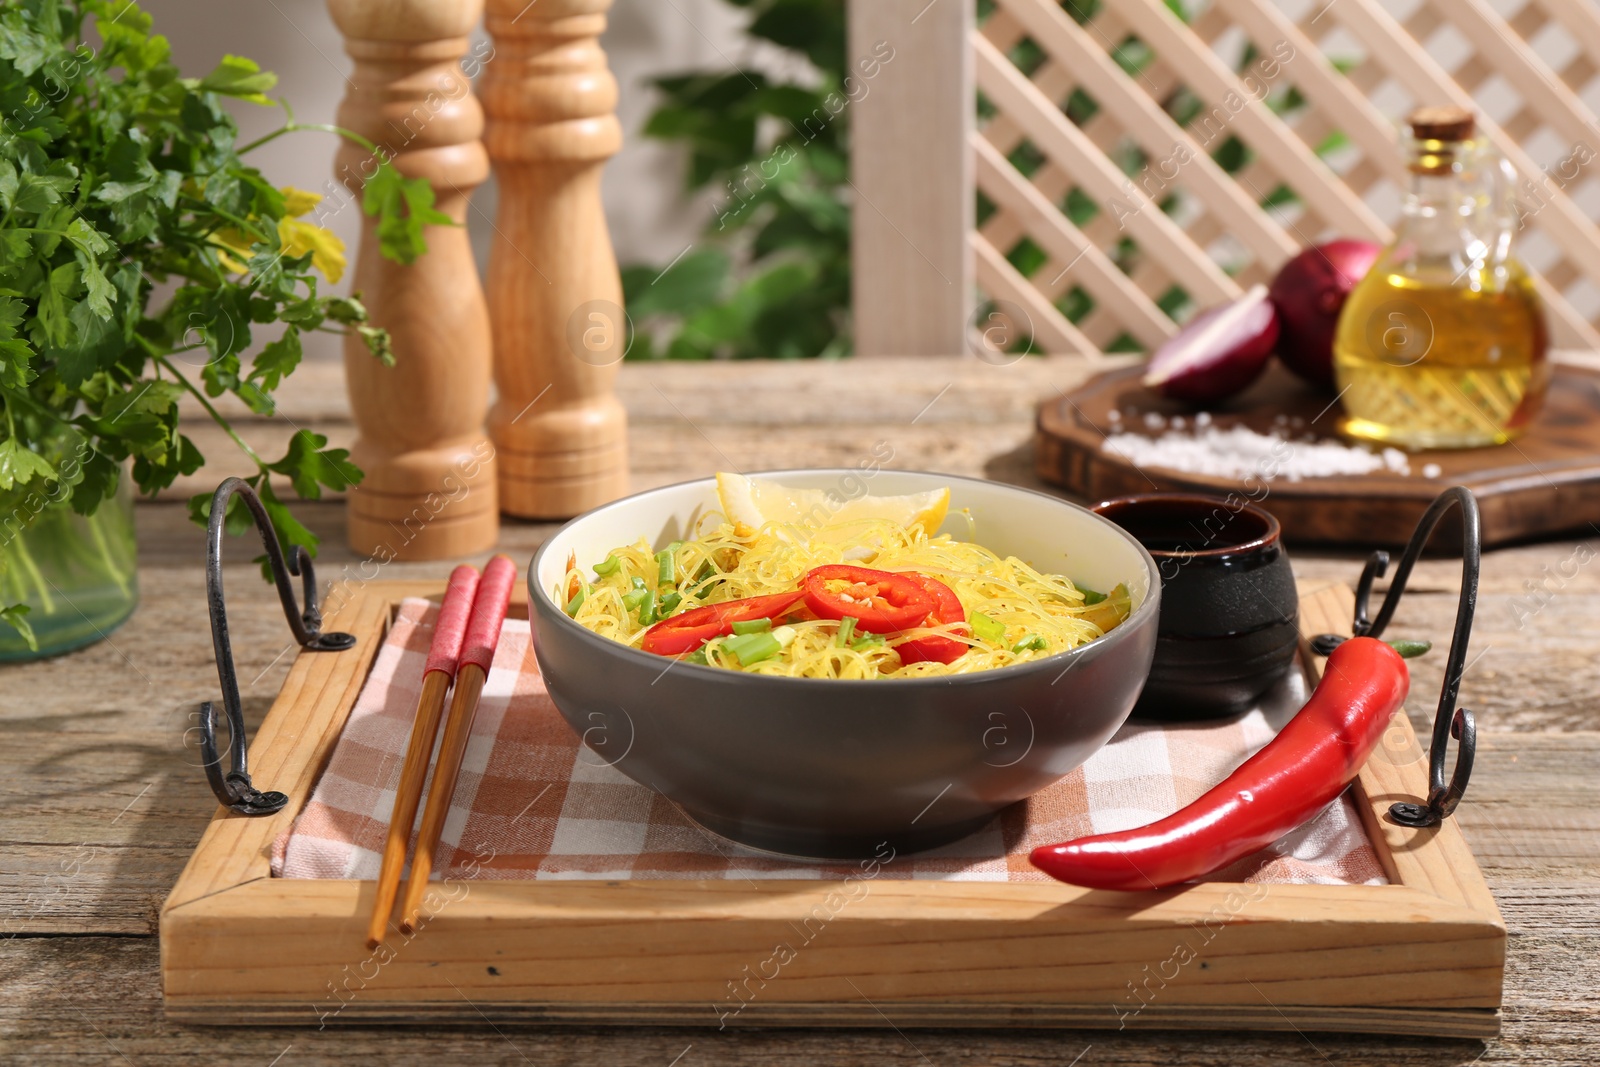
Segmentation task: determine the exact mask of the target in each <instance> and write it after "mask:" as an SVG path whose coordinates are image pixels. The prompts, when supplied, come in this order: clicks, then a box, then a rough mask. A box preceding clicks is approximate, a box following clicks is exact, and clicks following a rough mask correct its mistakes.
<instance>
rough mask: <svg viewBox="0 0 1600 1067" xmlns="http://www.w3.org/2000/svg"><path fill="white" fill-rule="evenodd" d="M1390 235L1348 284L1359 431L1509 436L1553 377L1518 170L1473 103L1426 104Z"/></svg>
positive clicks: (1342, 375) (1455, 441) (1343, 347)
mask: <svg viewBox="0 0 1600 1067" xmlns="http://www.w3.org/2000/svg"><path fill="white" fill-rule="evenodd" d="M1408 121H1409V123H1410V125H1411V132H1412V140H1411V144H1410V170H1411V174H1412V187H1411V191H1410V195H1409V196H1408V197H1407V200H1406V207H1405V218H1404V220H1403V221H1402V222H1401V225H1400V228H1399V230H1398V232H1397V233H1396V235H1395V241H1394V243H1393V244H1392V245H1391V246H1390V247H1389V248H1387V249H1385V250H1384V252H1383V254H1382V255H1381V256H1379V258H1378V260H1377V262H1376V263H1374V264H1373V266H1372V269H1371V270H1370V271H1368V273H1367V275H1366V277H1365V278H1363V279H1362V280H1361V281H1360V282H1359V283H1358V284H1357V285H1356V287H1355V289H1354V290H1352V291H1351V293H1350V297H1349V299H1348V300H1347V301H1346V302H1345V306H1344V310H1343V312H1342V313H1341V314H1340V317H1339V325H1338V329H1337V331H1336V333H1335V335H1334V346H1333V358H1334V375H1335V378H1336V379H1337V383H1338V387H1339V389H1340V403H1341V405H1342V406H1343V408H1344V413H1345V415H1344V419H1343V421H1342V423H1341V426H1342V429H1343V430H1344V431H1345V432H1346V433H1348V434H1350V435H1351V436H1354V437H1358V438H1363V439H1366V440H1371V441H1377V442H1382V443H1384V444H1389V445H1395V446H1398V447H1400V448H1407V449H1426V448H1474V447H1480V446H1484V445H1497V444H1504V443H1505V442H1507V441H1509V440H1511V439H1512V438H1514V437H1516V436H1517V435H1518V434H1519V433H1521V432H1522V431H1523V430H1524V429H1525V428H1526V427H1527V425H1528V423H1529V421H1530V420H1531V419H1532V417H1533V416H1534V414H1535V413H1536V412H1537V411H1538V408H1539V405H1540V404H1541V403H1542V401H1543V399H1544V394H1545V390H1546V388H1547V386H1548V385H1549V377H1550V369H1549V364H1548V363H1547V362H1546V359H1545V350H1546V348H1547V346H1548V334H1547V331H1546V327H1545V319H1544V310H1543V307H1542V305H1541V303H1540V301H1539V298H1538V295H1537V294H1536V293H1535V291H1534V289H1533V284H1532V282H1531V281H1530V280H1529V278H1528V276H1527V273H1526V272H1525V271H1524V270H1523V269H1522V266H1521V265H1520V264H1519V263H1518V262H1517V261H1516V260H1515V259H1513V258H1512V257H1511V255H1510V245H1511V235H1512V230H1513V227H1514V215H1513V214H1512V212H1511V209H1510V201H1509V193H1510V189H1511V186H1512V182H1511V180H1510V179H1511V177H1512V175H1511V173H1510V171H1509V169H1508V168H1507V167H1506V166H1505V164H1504V163H1503V162H1502V161H1500V160H1499V158H1498V157H1497V156H1496V155H1495V154H1494V153H1493V151H1492V149H1491V148H1490V147H1489V146H1488V145H1487V144H1486V143H1484V142H1481V141H1475V140H1473V139H1472V132H1473V120H1472V115H1471V113H1469V112H1467V111H1464V110H1461V109H1459V108H1421V109H1418V110H1417V111H1416V112H1413V113H1412V115H1411V117H1410V119H1409V120H1408Z"/></svg>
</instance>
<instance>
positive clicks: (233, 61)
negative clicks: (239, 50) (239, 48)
mask: <svg viewBox="0 0 1600 1067" xmlns="http://www.w3.org/2000/svg"><path fill="white" fill-rule="evenodd" d="M277 84H278V76H277V75H276V74H273V73H271V72H269V71H264V70H262V69H261V67H260V66H259V65H258V64H257V63H256V62H255V60H253V59H246V58H244V57H243V56H232V55H225V56H223V57H222V62H221V63H219V64H217V69H216V70H214V71H212V72H211V73H210V74H207V75H206V76H205V77H204V78H201V79H200V81H199V83H198V85H197V87H198V88H199V89H200V91H201V92H205V93H220V94H222V95H223V96H233V97H237V98H238V99H240V100H247V101H249V102H250V103H252V104H267V105H271V104H272V99H271V98H270V97H268V96H266V95H265V93H266V91H267V90H268V89H271V88H272V87H273V86H274V85H277Z"/></svg>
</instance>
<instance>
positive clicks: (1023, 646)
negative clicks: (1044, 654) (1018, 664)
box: [1011, 634, 1049, 652]
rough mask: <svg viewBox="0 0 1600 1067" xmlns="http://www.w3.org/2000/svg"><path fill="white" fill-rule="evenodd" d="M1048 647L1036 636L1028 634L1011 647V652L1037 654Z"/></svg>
mask: <svg viewBox="0 0 1600 1067" xmlns="http://www.w3.org/2000/svg"><path fill="white" fill-rule="evenodd" d="M1048 647H1049V642H1047V641H1045V639H1044V638H1042V637H1040V636H1039V635H1038V634H1029V635H1028V636H1026V637H1024V638H1023V639H1022V640H1021V641H1018V642H1017V643H1016V644H1014V645H1012V646H1011V651H1013V652H1038V651H1041V650H1043V649H1045V648H1048Z"/></svg>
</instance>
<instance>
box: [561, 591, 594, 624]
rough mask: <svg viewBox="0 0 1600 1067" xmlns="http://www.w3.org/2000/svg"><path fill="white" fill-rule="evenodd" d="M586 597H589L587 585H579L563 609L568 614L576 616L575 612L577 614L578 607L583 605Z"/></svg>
mask: <svg viewBox="0 0 1600 1067" xmlns="http://www.w3.org/2000/svg"><path fill="white" fill-rule="evenodd" d="M588 597H589V587H588V586H580V587H579V588H578V591H577V592H576V593H574V594H572V599H571V600H569V601H567V606H566V609H565V610H566V613H567V614H568V615H569V616H573V617H576V616H577V614H578V609H579V608H581V607H583V602H584V601H585V600H587V599H588Z"/></svg>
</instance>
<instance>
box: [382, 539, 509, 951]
mask: <svg viewBox="0 0 1600 1067" xmlns="http://www.w3.org/2000/svg"><path fill="white" fill-rule="evenodd" d="M516 580H517V565H516V564H515V563H512V562H511V560H510V559H508V558H507V557H505V556H496V557H494V558H493V559H491V560H490V561H489V565H488V566H487V567H485V568H484V569H483V581H482V582H480V583H479V585H478V595H477V597H476V598H475V599H474V600H473V602H472V618H471V619H470V620H469V621H468V623H467V636H466V641H465V643H464V645H463V647H462V650H461V666H460V668H459V669H458V670H457V672H456V689H455V695H454V696H453V697H452V698H451V700H450V713H449V714H448V715H447V716H446V717H445V723H444V740H443V741H441V742H440V743H439V758H438V759H437V760H436V761H435V763H434V768H433V781H432V783H431V784H430V785H429V786H428V803H427V806H426V807H424V808H423V811H422V828H421V829H420V830H418V831H417V851H416V853H415V854H414V855H413V856H412V857H411V877H410V878H409V879H407V880H406V892H405V899H404V902H403V903H402V904H401V906H400V932H401V933H402V934H407V935H409V934H411V933H412V932H414V931H415V930H416V928H417V920H418V919H419V918H420V917H421V912H422V897H423V895H424V894H425V893H427V891H428V876H429V875H430V874H432V873H433V851H434V849H435V848H437V847H438V844H439V834H440V833H441V831H443V830H444V820H445V817H446V816H447V815H449V814H450V800H451V798H452V797H453V796H454V794H455V791H456V778H457V776H458V775H459V774H460V773H461V758H462V756H464V755H465V754H466V751H467V741H468V740H469V739H470V737H471V735H472V720H473V718H474V717H475V716H476V715H477V713H478V698H479V697H480V696H482V695H483V683H484V681H485V680H486V679H487V678H488V676H489V667H490V665H491V664H492V663H493V662H494V650H495V646H496V645H498V644H499V643H500V624H501V623H503V622H504V621H505V618H506V606H507V604H508V603H509V602H510V600H511V587H512V586H513V585H514V584H515V583H516Z"/></svg>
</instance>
